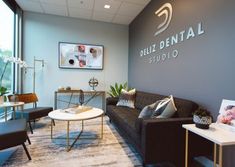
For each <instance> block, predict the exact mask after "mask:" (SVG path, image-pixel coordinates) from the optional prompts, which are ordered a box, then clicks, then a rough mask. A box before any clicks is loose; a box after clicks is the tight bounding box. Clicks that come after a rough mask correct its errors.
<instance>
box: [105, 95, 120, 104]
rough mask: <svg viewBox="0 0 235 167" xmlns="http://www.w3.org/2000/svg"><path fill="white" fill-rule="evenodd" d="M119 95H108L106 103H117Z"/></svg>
mask: <svg viewBox="0 0 235 167" xmlns="http://www.w3.org/2000/svg"><path fill="white" fill-rule="evenodd" d="M118 99H119V97H108V98H106V105H116V104H117V102H118Z"/></svg>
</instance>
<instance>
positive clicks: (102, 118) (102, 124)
mask: <svg viewBox="0 0 235 167" xmlns="http://www.w3.org/2000/svg"><path fill="white" fill-rule="evenodd" d="M103 133H104V115H102V116H101V135H100V138H101V139H103Z"/></svg>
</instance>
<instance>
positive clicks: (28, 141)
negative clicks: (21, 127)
mask: <svg viewBox="0 0 235 167" xmlns="http://www.w3.org/2000/svg"><path fill="white" fill-rule="evenodd" d="M27 140H28V143H29V145H31V141H30V139H29V136H28V135H27Z"/></svg>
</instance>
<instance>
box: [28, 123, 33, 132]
mask: <svg viewBox="0 0 235 167" xmlns="http://www.w3.org/2000/svg"><path fill="white" fill-rule="evenodd" d="M28 123H29V129H30V132H31V134H33V128H32V125H31V122H30V121H29V122H28Z"/></svg>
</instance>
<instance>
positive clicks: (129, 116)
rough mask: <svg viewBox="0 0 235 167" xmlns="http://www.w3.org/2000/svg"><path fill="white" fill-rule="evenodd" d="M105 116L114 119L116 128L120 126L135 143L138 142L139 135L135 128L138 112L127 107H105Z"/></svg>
mask: <svg viewBox="0 0 235 167" xmlns="http://www.w3.org/2000/svg"><path fill="white" fill-rule="evenodd" d="M107 114H108V115H109V116H110V115H111V118H112V119H115V120H113V121H115V123H116V124H117V125H118V126H121V127H122V128H123V129H124V131H125V132H126V133H127V135H128V136H130V137H131V138H132V139H134V140H135V141H136V142H138V141H139V140H140V137H139V134H138V133H137V130H136V128H135V123H136V120H137V119H138V116H139V111H138V110H136V109H132V108H128V107H121V106H113V105H109V106H107Z"/></svg>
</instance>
